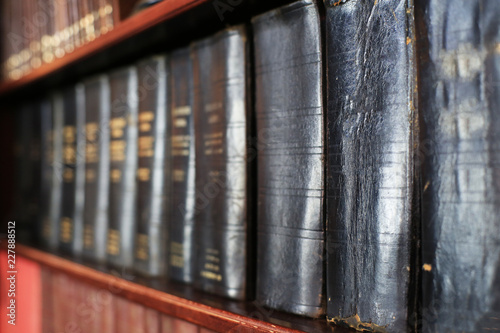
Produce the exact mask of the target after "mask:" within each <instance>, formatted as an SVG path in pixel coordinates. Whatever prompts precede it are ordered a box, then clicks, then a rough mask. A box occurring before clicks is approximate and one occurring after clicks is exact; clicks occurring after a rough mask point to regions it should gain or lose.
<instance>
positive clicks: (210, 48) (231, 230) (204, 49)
mask: <svg viewBox="0 0 500 333" xmlns="http://www.w3.org/2000/svg"><path fill="white" fill-rule="evenodd" d="M192 57H193V74H194V75H193V77H194V80H193V82H194V104H193V113H194V117H195V131H196V134H197V135H196V158H197V166H198V167H197V168H196V206H195V209H196V214H197V215H196V227H195V233H196V235H195V244H196V246H197V251H196V256H197V257H196V260H197V261H196V262H197V265H196V273H195V278H194V284H195V286H196V287H198V288H200V289H202V290H205V291H208V292H212V293H215V294H219V295H222V296H227V297H230V298H235V299H244V298H246V296H247V292H246V291H247V287H248V282H249V281H248V279H247V273H248V269H247V268H248V267H247V265H248V262H247V261H248V259H249V257H248V256H247V252H248V251H247V247H248V245H249V244H248V239H247V237H248V234H247V231H248V222H249V219H248V216H247V214H248V213H249V211H248V209H247V203H248V200H249V198H248V197H247V161H246V153H247V149H246V148H247V131H248V129H249V127H248V116H249V114H248V111H249V109H248V108H247V100H248V97H249V96H248V91H247V90H248V85H247V71H248V51H247V37H246V32H245V28H244V27H243V26H238V27H234V28H228V29H226V30H224V31H222V32H220V33H218V34H216V35H214V36H212V37H209V38H206V39H204V40H201V41H198V42H196V43H194V44H193V46H192Z"/></svg>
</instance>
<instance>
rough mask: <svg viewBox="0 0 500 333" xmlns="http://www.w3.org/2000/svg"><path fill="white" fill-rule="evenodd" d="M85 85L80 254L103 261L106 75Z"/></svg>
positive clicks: (106, 178) (106, 188) (106, 180)
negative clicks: (83, 183) (82, 208)
mask: <svg viewBox="0 0 500 333" xmlns="http://www.w3.org/2000/svg"><path fill="white" fill-rule="evenodd" d="M84 85H85V140H86V144H85V185H84V187H85V190H84V191H85V199H84V212H83V257H84V258H85V259H87V260H91V261H94V262H97V263H104V262H105V261H106V234H107V230H108V192H109V116H110V91H109V78H108V76H107V75H100V76H96V77H93V78H90V79H88V80H87V81H85V83H84Z"/></svg>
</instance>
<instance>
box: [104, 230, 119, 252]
mask: <svg viewBox="0 0 500 333" xmlns="http://www.w3.org/2000/svg"><path fill="white" fill-rule="evenodd" d="M107 252H108V254H110V255H113V256H116V255H118V254H120V232H119V231H118V230H113V229H110V230H109V232H108V243H107Z"/></svg>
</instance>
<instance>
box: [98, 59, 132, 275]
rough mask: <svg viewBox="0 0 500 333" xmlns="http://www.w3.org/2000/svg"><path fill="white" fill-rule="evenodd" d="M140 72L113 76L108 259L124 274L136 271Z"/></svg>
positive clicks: (129, 70) (124, 71) (128, 70)
mask: <svg viewBox="0 0 500 333" xmlns="http://www.w3.org/2000/svg"><path fill="white" fill-rule="evenodd" d="M137 89H138V87H137V69H136V67H135V66H129V67H125V68H122V69H119V70H116V71H114V72H112V73H111V74H110V91H111V116H110V171H109V172H110V173H109V179H110V183H109V201H108V204H109V206H108V237H107V245H106V246H107V248H106V251H107V255H108V256H107V259H108V262H109V263H110V264H111V265H112V266H113V267H115V268H117V269H123V273H125V272H127V271H128V270H129V269H132V265H133V262H134V260H133V259H134V236H135V228H136V223H135V221H136V216H135V210H136V209H135V208H136V202H135V196H136V182H135V175H136V170H137V110H138V98H137Z"/></svg>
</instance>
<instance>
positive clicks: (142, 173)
mask: <svg viewBox="0 0 500 333" xmlns="http://www.w3.org/2000/svg"><path fill="white" fill-rule="evenodd" d="M137 178H138V179H139V181H141V182H147V181H148V180H149V178H150V170H149V169H148V168H139V169H137Z"/></svg>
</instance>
